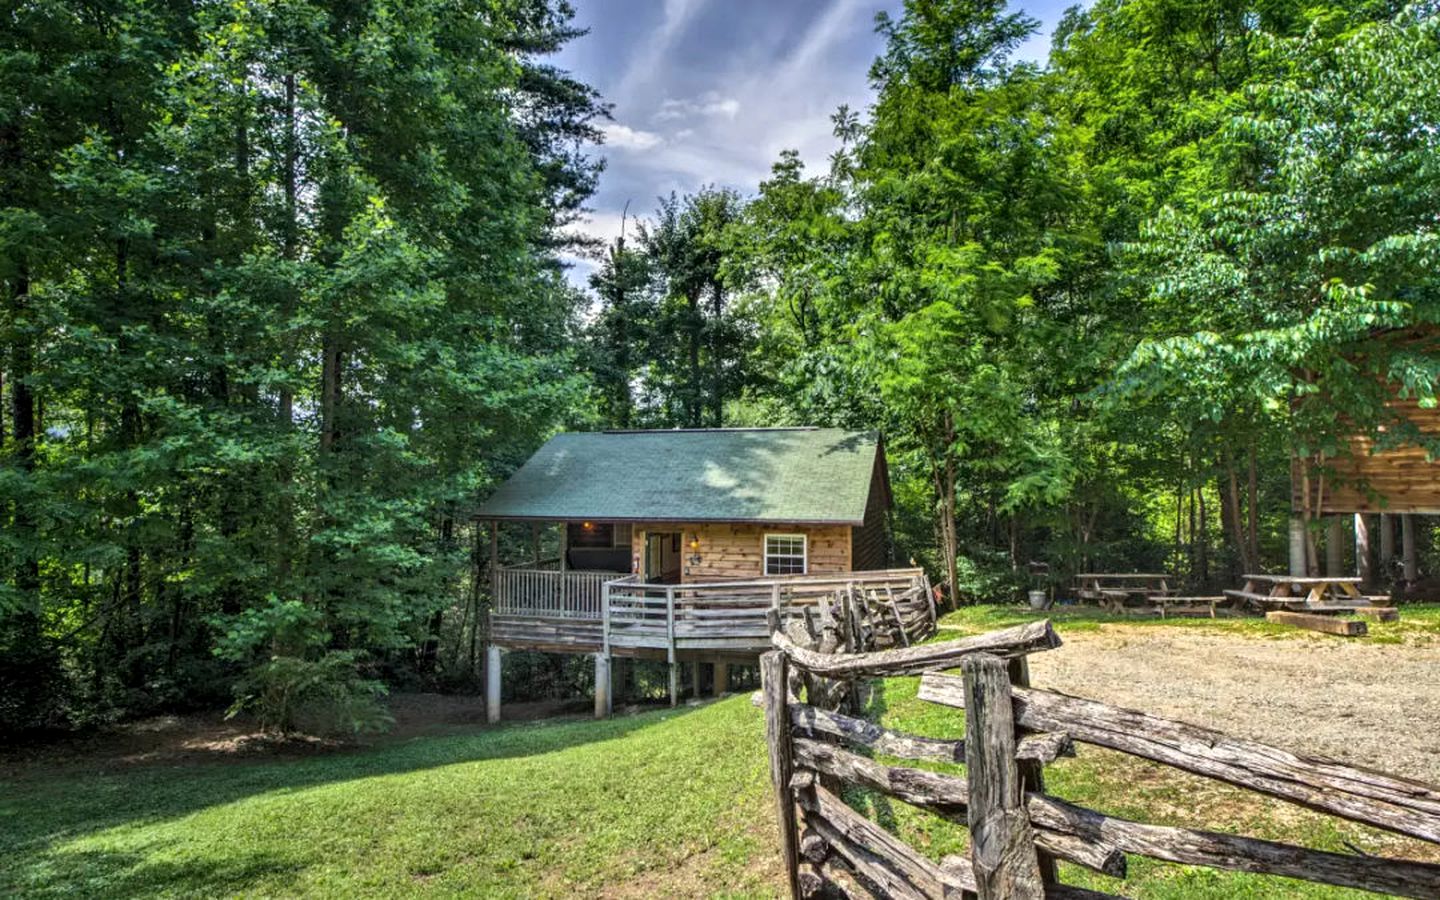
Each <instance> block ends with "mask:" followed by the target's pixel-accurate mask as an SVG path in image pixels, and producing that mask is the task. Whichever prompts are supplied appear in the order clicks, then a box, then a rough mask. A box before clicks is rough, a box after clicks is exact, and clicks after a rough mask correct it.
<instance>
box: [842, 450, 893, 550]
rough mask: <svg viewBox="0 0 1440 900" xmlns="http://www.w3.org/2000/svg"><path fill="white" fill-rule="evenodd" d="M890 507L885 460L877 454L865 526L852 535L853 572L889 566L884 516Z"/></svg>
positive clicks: (866, 503)
mask: <svg viewBox="0 0 1440 900" xmlns="http://www.w3.org/2000/svg"><path fill="white" fill-rule="evenodd" d="M889 507H890V495H889V493H888V491H887V490H886V478H885V465H884V460H883V457H881V456H880V455H879V454H876V458H875V473H874V475H872V476H871V478H870V498H869V499H868V500H867V501H866V502H865V524H863V525H861V526H859V527H858V528H855V529H854V530H852V532H851V534H850V559H851V562H852V563H853V565H854V567H855V568H854V571H856V572H860V571H866V570H869V569H883V568H886V567H887V566H888V565H889V564H890V559H889V541H888V540H887V539H886V525H887V523H886V516H885V514H886V512H887V511H888V510H889Z"/></svg>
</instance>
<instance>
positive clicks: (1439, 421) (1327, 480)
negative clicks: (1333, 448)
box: [1290, 326, 1440, 583]
mask: <svg viewBox="0 0 1440 900" xmlns="http://www.w3.org/2000/svg"><path fill="white" fill-rule="evenodd" d="M1370 343H1371V345H1372V346H1386V345H1388V349H1390V350H1395V349H1401V350H1404V351H1405V352H1409V353H1415V354H1419V355H1422V356H1428V357H1432V358H1433V357H1435V356H1436V355H1437V354H1440V328H1437V327H1435V326H1416V327H1413V328H1408V329H1395V330H1387V331H1383V332H1376V333H1375V334H1373V335H1372V336H1371V338H1370ZM1360 358H1361V356H1360V354H1359V353H1357V354H1356V359H1357V361H1359V360H1360ZM1383 393H1384V391H1383V389H1382V394H1383ZM1380 402H1382V403H1383V406H1384V411H1385V413H1386V415H1385V416H1383V417H1382V422H1381V423H1380V424H1378V425H1377V426H1376V427H1374V428H1373V429H1372V430H1369V431H1365V432H1358V433H1356V434H1353V435H1351V436H1350V437H1349V438H1348V439H1347V440H1346V441H1345V447H1344V449H1343V450H1342V452H1340V453H1339V454H1338V455H1335V456H1329V457H1327V458H1325V459H1323V460H1304V461H1298V460H1297V461H1295V462H1293V463H1292V466H1291V507H1292V515H1291V523H1290V573H1291V574H1292V575H1306V574H1311V575H1313V574H1319V573H1318V571H1316V570H1317V569H1318V568H1320V566H1319V565H1318V564H1319V562H1320V560H1319V559H1318V558H1317V559H1315V560H1314V561H1313V562H1312V561H1311V559H1310V557H1311V556H1312V555H1316V556H1318V554H1316V553H1314V544H1313V543H1310V544H1309V545H1308V546H1307V542H1313V540H1314V534H1313V533H1311V532H1308V530H1307V528H1306V524H1305V523H1306V522H1308V521H1310V520H1312V519H1316V518H1323V519H1324V520H1325V523H1326V528H1325V540H1324V545H1325V559H1324V566H1323V568H1324V569H1325V570H1326V572H1327V574H1329V575H1340V574H1343V571H1344V570H1345V568H1346V566H1345V557H1346V556H1347V555H1353V558H1354V561H1355V573H1356V574H1357V575H1359V576H1360V577H1361V578H1363V579H1364V580H1365V581H1366V582H1367V583H1369V582H1371V581H1374V580H1375V577H1376V575H1377V574H1383V575H1388V574H1389V570H1390V569H1391V567H1392V563H1393V561H1394V557H1395V544H1396V539H1395V538H1396V535H1395V531H1396V527H1397V525H1398V527H1399V530H1400V541H1399V543H1400V545H1401V551H1400V553H1401V560H1402V574H1401V579H1400V580H1402V581H1403V582H1406V583H1413V582H1414V581H1415V580H1416V577H1417V565H1416V558H1417V550H1416V535H1415V531H1416V522H1415V517H1416V516H1421V515H1440V458H1436V457H1435V456H1434V455H1432V452H1431V447H1433V446H1435V445H1436V443H1437V442H1440V408H1437V407H1435V406H1433V405H1422V404H1421V403H1420V402H1419V401H1418V400H1417V399H1416V398H1415V397H1414V396H1412V395H1408V394H1407V395H1405V396H1402V395H1401V392H1400V391H1398V390H1396V389H1394V388H1392V389H1391V390H1390V392H1389V395H1388V398H1383V399H1382V400H1381V401H1380ZM1387 419H1388V421H1385V420H1387ZM1426 443H1428V444H1429V445H1430V446H1424V444H1426ZM1376 514H1378V515H1376ZM1352 529H1353V530H1352ZM1352 540H1353V548H1354V549H1353V554H1349V553H1347V552H1346V551H1347V549H1348V545H1350V544H1351V541H1352ZM1377 548H1378V551H1379V566H1378V568H1379V572H1378V573H1377V571H1376V566H1375V551H1376V549H1377Z"/></svg>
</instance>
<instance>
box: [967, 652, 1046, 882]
mask: <svg viewBox="0 0 1440 900" xmlns="http://www.w3.org/2000/svg"><path fill="white" fill-rule="evenodd" d="M960 669H961V672H962V673H963V674H964V676H965V777H966V780H967V781H968V782H969V785H970V806H969V810H968V821H969V825H970V858H971V862H972V863H973V865H974V869H975V883H976V887H977V888H978V894H979V897H980V900H1031V898H1034V900H1041V898H1043V897H1044V896H1045V885H1044V882H1043V881H1042V880H1041V878H1040V864H1039V860H1038V859H1037V857H1036V853H1035V832H1034V829H1032V828H1031V826H1030V816H1029V814H1028V813H1027V812H1026V811H1025V805H1024V799H1023V796H1022V793H1021V781H1020V770H1019V768H1018V767H1017V766H1016V765H1015V711H1014V708H1013V707H1012V706H1011V699H1010V676H1009V674H1008V673H1007V672H1006V669H1005V662H1004V661H1003V660H1001V659H999V658H998V657H995V656H991V655H990V654H988V653H977V654H973V655H970V656H967V657H965V658H964V659H963V660H962V661H961V664H960Z"/></svg>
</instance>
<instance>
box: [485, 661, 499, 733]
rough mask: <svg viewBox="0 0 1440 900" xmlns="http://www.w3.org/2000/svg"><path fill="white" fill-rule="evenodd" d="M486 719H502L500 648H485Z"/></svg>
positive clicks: (495, 720) (492, 722) (492, 720)
mask: <svg viewBox="0 0 1440 900" xmlns="http://www.w3.org/2000/svg"><path fill="white" fill-rule="evenodd" d="M485 721H487V722H490V723H491V724H494V723H495V722H498V721H500V648H499V647H497V646H495V645H494V644H491V645H490V646H488V647H486V648H485Z"/></svg>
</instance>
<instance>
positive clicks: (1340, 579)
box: [1225, 574, 1390, 612]
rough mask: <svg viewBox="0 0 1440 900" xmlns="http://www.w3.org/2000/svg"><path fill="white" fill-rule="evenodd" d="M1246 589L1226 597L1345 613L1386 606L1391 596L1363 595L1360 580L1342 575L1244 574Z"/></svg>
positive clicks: (1258, 604)
mask: <svg viewBox="0 0 1440 900" xmlns="http://www.w3.org/2000/svg"><path fill="white" fill-rule="evenodd" d="M1243 577H1244V579H1245V587H1243V588H1241V589H1240V590H1228V591H1226V592H1225V594H1226V596H1229V597H1234V598H1235V599H1236V600H1239V601H1241V602H1242V603H1246V604H1250V605H1254V606H1259V607H1266V606H1269V607H1275V608H1279V609H1290V610H1306V611H1321V612H1323V611H1335V612H1345V611H1349V610H1355V609H1368V608H1370V607H1373V606H1384V605H1386V604H1387V603H1388V602H1389V600H1390V598H1389V597H1388V596H1375V597H1367V596H1365V595H1364V594H1362V593H1360V583H1361V579H1359V578H1356V577H1352V576H1341V575H1318V576H1301V575H1264V574H1257V575H1245V576H1243Z"/></svg>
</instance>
